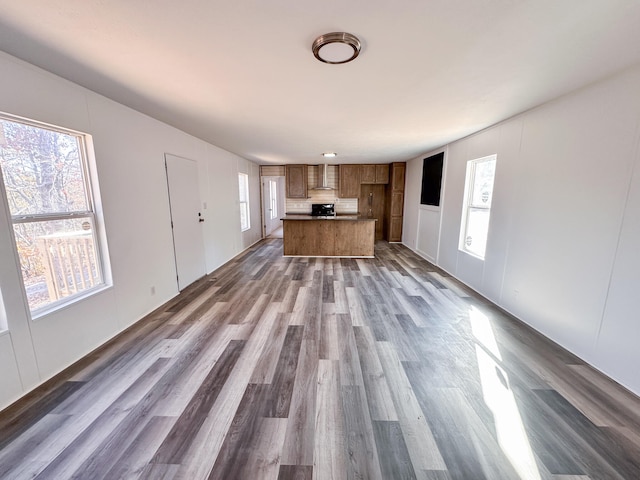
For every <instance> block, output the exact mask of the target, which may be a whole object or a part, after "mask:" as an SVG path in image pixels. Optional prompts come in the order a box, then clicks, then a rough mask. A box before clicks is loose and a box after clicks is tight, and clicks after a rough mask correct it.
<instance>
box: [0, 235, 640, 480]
mask: <svg viewBox="0 0 640 480" xmlns="http://www.w3.org/2000/svg"><path fill="white" fill-rule="evenodd" d="M0 478H2V479H26V478H36V479H56V480H60V479H70V478H78V479H91V480H98V479H120V478H131V479H134V478H143V479H154V480H155V479H186V480H198V479H220V480H232V479H248V480H259V479H274V480H276V479H277V480H289V479H297V480H305V479H385V480H389V479H393V480H395V479H428V480H445V479H455V480H457V479H465V480H482V479H486V480H499V479H532V480H538V479H556V480H586V479H593V480H596V479H603V480H616V479H638V478H640V400H639V399H638V398H637V397H635V396H634V395H632V394H630V393H629V392H627V391H625V390H624V389H622V388H620V387H619V386H617V385H616V384H615V383H613V382H611V381H610V380H608V379H607V378H605V377H603V376H602V375H600V374H599V373H597V372H596V371H594V370H593V369H592V368H590V367H589V366H588V365H586V364H585V363H584V362H582V361H580V360H579V359H578V358H576V357H575V356H573V355H571V354H570V353H568V352H567V351H565V350H564V349H562V348H560V347H558V346H557V345H555V344H554V343H552V342H550V341H548V340H546V339H545V338H543V337H541V336H540V335H538V334H536V333H535V332H534V331H532V330H531V329H529V328H527V327H526V326H524V325H523V324H521V323H519V322H517V321H516V320H514V319H513V318H510V317H509V316H508V315H506V314H505V313H503V312H501V311H500V310H499V309H497V308H495V307H494V306H492V305H491V304H489V303H488V302H487V301H485V300H483V299H482V298H480V297H478V296H477V295H475V294H473V293H471V292H469V291H468V290H467V289H465V288H463V287H462V286H461V285H460V284H459V283H457V282H456V281H454V280H453V279H451V278H450V277H448V276H446V275H444V274H443V273H442V272H441V271H439V270H437V269H436V268H434V267H433V266H432V265H430V264H429V263H427V262H426V261H424V260H422V259H421V258H419V257H418V256H416V255H415V254H413V253H412V252H411V251H410V250H408V249H406V248H405V247H403V246H401V245H395V244H391V245H390V244H388V243H385V242H379V243H377V244H376V258H375V259H367V260H354V259H309V258H284V257H283V256H282V240H281V239H268V240H266V241H263V242H261V243H259V244H257V245H256V246H254V247H252V248H251V249H249V250H247V251H245V252H244V253H243V254H241V255H240V256H238V257H237V258H235V259H234V260H233V261H231V262H230V263H228V264H227V265H225V266H224V267H222V268H220V269H219V270H217V271H216V272H214V273H212V274H211V275H209V276H207V277H205V278H204V279H202V280H200V281H198V282H197V283H196V284H194V285H192V286H191V287H189V288H188V289H186V290H185V291H184V292H183V293H182V294H180V295H179V296H178V297H176V298H175V299H173V300H172V301H171V302H169V303H168V304H166V305H164V306H163V307H161V308H160V309H158V310H157V311H155V312H153V313H152V314H150V315H149V316H148V317H146V318H145V319H143V320H142V321H140V322H138V323H137V324H136V325H134V326H133V327H132V328H131V329H129V330H128V331H127V332H125V333H123V334H121V335H120V336H119V337H117V338H116V339H114V340H113V341H111V342H109V343H108V344H107V345H105V346H104V347H102V348H100V349H99V350H98V351H96V352H94V353H92V354H91V355H89V356H88V357H87V358H85V359H83V360H82V361H80V362H78V363H77V364H76V365H74V366H72V367H71V368H69V369H68V370H67V371H65V372H63V373H62V374H61V375H59V376H58V377H56V378H55V379H53V380H52V381H50V382H48V383H47V384H45V385H44V386H42V387H40V388H39V389H38V390H36V391H35V392H33V393H32V394H29V395H28V396H27V397H26V398H24V399H23V400H21V401H20V402H18V403H17V404H15V405H13V406H12V407H10V408H8V409H7V410H5V411H4V412H2V414H0Z"/></svg>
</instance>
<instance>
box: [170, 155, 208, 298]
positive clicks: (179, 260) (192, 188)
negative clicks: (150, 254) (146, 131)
mask: <svg viewBox="0 0 640 480" xmlns="http://www.w3.org/2000/svg"><path fill="white" fill-rule="evenodd" d="M165 166H166V169H167V186H168V188H169V205H170V208H171V227H172V232H173V249H174V253H175V259H176V274H177V277H178V289H179V290H183V289H184V288H185V287H186V286H187V285H190V284H191V283H193V282H195V281H196V280H198V279H199V278H201V277H202V276H204V275H205V273H206V266H205V255H204V240H203V237H202V222H203V221H204V219H203V218H202V217H201V214H200V194H199V192H198V165H197V164H196V162H194V161H193V160H189V159H186V158H181V157H176V156H175V155H169V154H165Z"/></svg>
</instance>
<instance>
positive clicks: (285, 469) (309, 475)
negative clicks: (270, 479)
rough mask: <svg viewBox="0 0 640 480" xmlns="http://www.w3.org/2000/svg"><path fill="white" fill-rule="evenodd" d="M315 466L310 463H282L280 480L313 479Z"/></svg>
mask: <svg viewBox="0 0 640 480" xmlns="http://www.w3.org/2000/svg"><path fill="white" fill-rule="evenodd" d="M312 479H313V467H312V466H310V465H280V472H279V474H278V480H312Z"/></svg>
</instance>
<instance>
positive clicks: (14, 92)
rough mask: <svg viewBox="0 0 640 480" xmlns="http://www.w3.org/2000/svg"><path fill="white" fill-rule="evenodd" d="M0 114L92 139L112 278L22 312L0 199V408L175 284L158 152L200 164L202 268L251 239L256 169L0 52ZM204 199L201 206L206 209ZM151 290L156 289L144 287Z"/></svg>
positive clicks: (170, 292) (255, 231) (256, 214)
mask: <svg viewBox="0 0 640 480" xmlns="http://www.w3.org/2000/svg"><path fill="white" fill-rule="evenodd" d="M0 71H1V72H2V75H1V76H0V111H3V112H6V113H11V114H14V115H19V116H23V117H27V118H32V119H34V120H38V121H42V122H47V123H51V124H54V125H59V126H63V127H66V128H70V129H75V130H79V131H82V132H86V133H89V134H91V135H92V136H93V143H94V147H95V156H96V170H97V174H98V178H99V188H100V193H101V197H102V211H103V215H104V223H105V227H106V229H105V233H106V239H107V242H108V249H109V254H110V258H111V272H112V279H113V285H112V287H111V288H108V289H106V290H104V291H102V292H100V293H99V294H97V295H93V296H91V297H90V298H87V299H84V300H82V301H79V302H77V303H75V304H73V305H71V306H69V307H67V308H64V309H61V310H58V311H57V312H55V313H52V314H49V315H46V316H44V317H41V318H38V319H37V320H30V318H29V315H28V307H27V306H26V302H25V299H24V293H23V289H22V286H21V279H20V275H19V270H18V268H17V263H16V259H15V255H14V252H13V244H12V238H11V230H12V229H11V226H10V222H9V217H8V212H7V210H6V205H4V204H2V205H0V266H1V269H0V299H1V300H2V301H0V330H2V327H3V324H5V323H6V324H7V326H8V331H4V332H3V333H0V365H1V366H2V367H1V368H2V374H1V375H0V408H2V407H4V406H6V405H8V404H9V403H10V402H12V401H13V400H15V399H16V398H18V397H19V396H21V395H23V394H24V393H26V392H28V391H29V390H31V389H33V388H34V387H35V386H37V385H38V384H40V383H42V382H43V381H44V380H46V379H48V378H50V377H51V376H53V375H54V374H56V373H58V372H60V371H61V370H63V369H64V368H65V367H67V366H68V365H70V364H71V363H73V362H74V361H76V360H78V359H79V358H81V357H82V356H84V355H85V354H87V353H88V352H90V351H91V350H92V349H94V348H96V347H97V346H99V345H101V344H102V343H104V342H105V341H106V340H108V339H109V338H111V337H113V336H114V335H115V334H117V333H118V332H120V331H122V330H123V329H125V328H126V327H128V326H130V325H131V324H133V323H134V322H136V321H137V320H139V319H140V318H142V317H143V316H144V315H145V314H147V313H148V312H150V311H152V310H153V309H155V308H157V307H158V306H159V305H161V304H162V303H164V302H166V301H167V300H169V299H170V298H172V297H173V296H175V295H176V294H177V293H178V291H177V283H176V271H175V265H174V260H173V243H172V238H171V230H170V221H169V218H170V217H169V204H168V195H167V184H166V177H165V170H164V154H165V153H171V154H174V155H178V156H182V157H186V158H190V159H193V160H196V161H197V162H198V168H199V172H200V185H199V190H200V194H201V197H202V203H203V216H204V218H205V223H204V224H203V235H204V240H205V248H206V269H207V272H211V271H213V270H214V269H215V268H217V267H218V266H220V265H222V264H223V263H225V262H226V261H228V260H230V259H231V258H232V257H233V256H235V255H236V254H238V253H239V252H240V251H242V250H243V249H244V248H246V247H247V246H249V245H251V244H252V243H255V242H256V241H257V240H259V239H260V236H261V231H260V207H259V204H260V196H259V195H260V193H259V192H260V190H259V186H258V185H259V183H258V182H259V171H258V166H257V165H255V164H254V163H252V162H249V161H247V160H245V159H243V158H240V157H238V156H237V155H234V154H231V153H229V152H226V151H224V150H222V149H220V148H218V147H216V146H214V145H210V144H207V143H205V142H203V141H201V140H198V139H196V138H194V137H192V136H190V135H187V134H185V133H184V132H181V131H179V130H177V129H175V128H173V127H170V126H168V125H166V124H163V123H161V122H158V121H156V120H154V119H152V118H149V117H147V116H145V115H142V114H140V113H138V112H136V111H134V110H131V109H129V108H127V107H125V106H123V105H120V104H118V103H115V102H113V101H111V100H108V99H106V98H104V97H102V96H100V95H97V94H95V93H93V92H91V91H88V90H86V89H84V88H82V87H79V86H77V85H75V84H72V83H70V82H67V81H65V80H63V79H60V78H59V77H56V76H54V75H51V74H49V73H47V72H44V71H42V70H40V69H38V68H36V67H33V66H31V65H29V64H26V63H24V62H22V61H20V60H17V59H15V58H14V57H11V56H9V55H6V54H4V53H0ZM239 171H242V172H245V173H248V174H249V175H250V185H249V188H250V199H251V212H252V214H251V222H252V223H251V224H252V228H251V229H250V230H249V231H247V232H243V233H241V232H240V217H239V203H238V177H237V175H238V172H239ZM205 205H206V207H207V208H206V209H204V207H205ZM152 286H153V287H155V292H156V293H155V295H152V294H151V287H152Z"/></svg>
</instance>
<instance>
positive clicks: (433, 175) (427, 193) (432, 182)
mask: <svg viewBox="0 0 640 480" xmlns="http://www.w3.org/2000/svg"><path fill="white" fill-rule="evenodd" d="M443 165H444V152H441V153H437V154H435V155H432V156H430V157H427V158H425V159H424V161H423V163H422V191H421V193H420V203H421V204H422V205H433V206H436V207H438V206H440V189H441V187H442V167H443Z"/></svg>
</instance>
